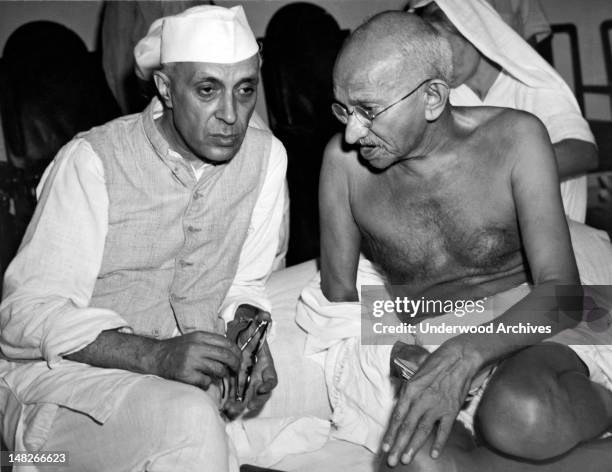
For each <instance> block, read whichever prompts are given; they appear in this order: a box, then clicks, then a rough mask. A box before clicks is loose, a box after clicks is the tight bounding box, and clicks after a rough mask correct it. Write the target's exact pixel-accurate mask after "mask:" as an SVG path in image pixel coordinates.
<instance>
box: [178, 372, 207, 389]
mask: <svg viewBox="0 0 612 472" xmlns="http://www.w3.org/2000/svg"><path fill="white" fill-rule="evenodd" d="M183 382H184V383H188V384H189V385H194V386H196V387H200V388H201V389H202V390H208V388H209V387H210V385H211V384H212V383H213V379H212V378H211V377H210V376H209V375H206V374H203V373H202V372H197V371H194V372H193V373H192V374H191V375H190V376H189V377H187V378H185V380H183Z"/></svg>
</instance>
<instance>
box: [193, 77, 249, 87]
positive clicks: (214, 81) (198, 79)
mask: <svg viewBox="0 0 612 472" xmlns="http://www.w3.org/2000/svg"><path fill="white" fill-rule="evenodd" d="M205 82H210V83H212V84H215V85H224V84H223V82H222V81H221V80H219V79H218V78H217V77H213V76H209V77H196V78H195V80H194V81H193V83H194V84H195V85H199V84H202V83H205ZM245 83H247V84H252V85H257V84H259V77H257V76H252V77H245V78H243V79H240V80H239V81H238V82H237V83H236V85H235V86H238V85H242V84H245Z"/></svg>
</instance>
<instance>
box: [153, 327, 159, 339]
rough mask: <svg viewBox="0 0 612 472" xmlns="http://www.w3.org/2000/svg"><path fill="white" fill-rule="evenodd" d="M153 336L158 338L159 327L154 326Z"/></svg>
mask: <svg viewBox="0 0 612 472" xmlns="http://www.w3.org/2000/svg"><path fill="white" fill-rule="evenodd" d="M153 337H154V338H159V329H157V328H155V329H154V330H153Z"/></svg>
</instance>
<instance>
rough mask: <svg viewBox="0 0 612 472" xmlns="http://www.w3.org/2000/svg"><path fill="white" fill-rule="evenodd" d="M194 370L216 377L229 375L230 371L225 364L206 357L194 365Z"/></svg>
mask: <svg viewBox="0 0 612 472" xmlns="http://www.w3.org/2000/svg"><path fill="white" fill-rule="evenodd" d="M195 370H197V371H199V372H201V373H203V374H205V375H208V376H210V377H216V378H219V379H221V378H223V377H229V375H230V371H229V369H228V368H227V366H226V365H225V364H223V363H221V362H217V361H215V360H212V359H206V358H204V359H201V361H200V362H199V363H198V365H197V366H195Z"/></svg>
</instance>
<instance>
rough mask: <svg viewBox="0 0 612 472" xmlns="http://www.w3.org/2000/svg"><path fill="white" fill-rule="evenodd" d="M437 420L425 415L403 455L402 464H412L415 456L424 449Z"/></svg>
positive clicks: (417, 425)
mask: <svg viewBox="0 0 612 472" xmlns="http://www.w3.org/2000/svg"><path fill="white" fill-rule="evenodd" d="M435 422H436V419H435V418H434V417H432V416H430V415H424V416H422V417H421V419H420V420H419V421H418V423H417V424H416V427H415V428H414V432H413V434H412V439H411V440H410V442H409V443H408V446H407V447H406V448H405V449H404V452H403V453H402V457H401V462H402V464H410V462H411V461H412V458H413V457H414V455H415V454H416V453H417V451H419V450H420V449H421V447H423V444H425V441H427V438H429V436H430V435H431V432H432V431H433V428H434V425H435Z"/></svg>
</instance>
